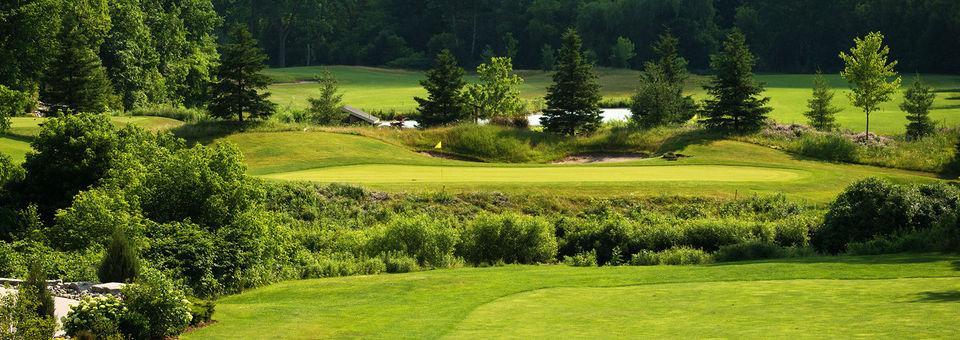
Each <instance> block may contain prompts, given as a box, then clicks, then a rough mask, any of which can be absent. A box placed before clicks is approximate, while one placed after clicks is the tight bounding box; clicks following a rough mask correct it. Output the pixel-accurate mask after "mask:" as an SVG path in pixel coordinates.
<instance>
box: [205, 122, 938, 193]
mask: <svg viewBox="0 0 960 340" xmlns="http://www.w3.org/2000/svg"><path fill="white" fill-rule="evenodd" d="M222 140H225V141H229V142H233V143H236V144H237V145H239V146H240V149H241V150H242V151H243V153H244V156H245V157H246V162H247V164H248V165H249V166H250V168H249V171H250V173H251V174H255V175H260V176H264V177H266V178H271V179H279V180H304V181H316V182H340V183H353V184H361V185H364V186H368V187H372V188H376V189H380V190H387V191H435V190H441V189H445V190H451V191H475V190H499V191H508V192H532V193H545V192H549V193H551V194H570V195H625V194H638V195H659V194H676V195H709V196H735V195H741V194H749V193H778V192H784V193H787V194H788V195H791V196H794V197H800V198H805V199H810V200H814V201H828V200H830V199H832V198H833V197H834V196H835V195H836V194H837V193H838V192H839V191H840V190H842V189H843V188H844V187H846V186H847V185H849V184H850V183H852V182H854V181H856V180H859V179H862V178H866V177H871V176H877V177H885V178H888V179H891V180H893V181H896V182H901V183H902V182H928V181H934V180H935V179H934V178H933V177H932V176H931V175H929V174H925V173H918V172H910V171H903V170H895V169H886V168H878V167H871V166H861V165H849V164H834V163H825V162H819V161H812V160H806V159H802V158H797V157H796V156H792V155H789V154H786V153H783V152H781V151H777V150H773V149H769V148H765V147H761V146H757V145H753V144H747V143H741V142H735V141H715V142H709V143H705V144H691V145H688V146H686V147H684V148H683V149H681V150H679V151H680V152H682V153H683V154H685V155H689V156H691V157H690V158H684V159H681V160H680V161H676V162H669V161H665V160H661V159H648V160H640V161H633V162H627V163H608V164H591V165H545V164H496V163H473V162H462V161H452V160H440V159H437V158H431V157H428V156H424V155H420V154H418V153H415V152H413V151H410V150H408V149H406V148H404V147H400V146H396V145H393V144H389V143H385V142H381V141H378V140H375V139H372V138H367V137H361V136H355V135H346V134H335V133H326V132H312V131H297V132H269V133H243V134H234V135H230V136H228V137H226V138H224V139H222ZM441 165H442V176H443V177H442V179H441Z"/></svg>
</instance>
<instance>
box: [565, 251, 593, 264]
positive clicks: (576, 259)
mask: <svg viewBox="0 0 960 340" xmlns="http://www.w3.org/2000/svg"><path fill="white" fill-rule="evenodd" d="M563 263H565V264H566V265H568V266H573V267H596V266H597V251H596V250H591V251H589V252H582V253H578V254H576V255H573V256H564V258H563Z"/></svg>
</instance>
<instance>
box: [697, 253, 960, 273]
mask: <svg viewBox="0 0 960 340" xmlns="http://www.w3.org/2000/svg"><path fill="white" fill-rule="evenodd" d="M956 258H957V256H956V255H943V254H892V255H869V256H839V255H838V256H815V257H799V258H783V259H769V260H758V261H735V262H719V263H715V264H713V266H738V265H746V264H755V263H802V264H813V263H842V264H912V263H930V262H939V261H948V260H953V259H956ZM952 265H953V267H954V269H957V270H960V260H958V261H954V262H952Z"/></svg>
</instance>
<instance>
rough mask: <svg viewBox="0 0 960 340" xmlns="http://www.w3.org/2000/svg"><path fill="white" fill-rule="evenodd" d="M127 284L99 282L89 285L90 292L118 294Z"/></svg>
mask: <svg viewBox="0 0 960 340" xmlns="http://www.w3.org/2000/svg"><path fill="white" fill-rule="evenodd" d="M126 285H127V284H126V283H120V282H110V283H101V284H98V285H93V286H91V287H90V292H93V293H99V294H110V295H120V290H121V289H123V287H125V286H126Z"/></svg>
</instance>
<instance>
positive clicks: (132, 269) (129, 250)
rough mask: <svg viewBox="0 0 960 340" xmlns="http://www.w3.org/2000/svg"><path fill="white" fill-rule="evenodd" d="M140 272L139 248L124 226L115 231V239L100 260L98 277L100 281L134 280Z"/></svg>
mask: <svg viewBox="0 0 960 340" xmlns="http://www.w3.org/2000/svg"><path fill="white" fill-rule="evenodd" d="M139 272H140V258H139V256H138V255H137V250H136V249H135V248H134V247H133V244H132V242H131V240H130V238H129V237H127V235H126V233H125V232H124V231H123V228H122V227H118V228H117V229H116V230H115V231H114V232H113V239H112V241H111V242H110V247H108V248H107V254H106V255H104V257H103V261H102V262H100V268H99V269H98V270H97V277H98V278H99V279H100V282H132V281H133V280H134V279H135V278H136V277H137V274H138V273H139Z"/></svg>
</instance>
